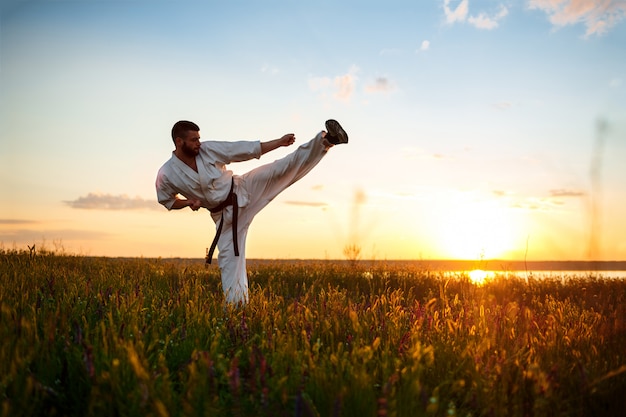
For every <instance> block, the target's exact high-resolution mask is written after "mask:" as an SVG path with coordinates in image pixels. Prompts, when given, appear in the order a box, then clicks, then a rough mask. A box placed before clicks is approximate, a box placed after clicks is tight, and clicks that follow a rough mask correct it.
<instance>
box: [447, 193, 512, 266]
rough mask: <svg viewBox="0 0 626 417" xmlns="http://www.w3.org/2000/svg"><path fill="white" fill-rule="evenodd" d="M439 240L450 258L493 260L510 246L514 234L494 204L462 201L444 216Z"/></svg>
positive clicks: (500, 210) (507, 218) (506, 219)
mask: <svg viewBox="0 0 626 417" xmlns="http://www.w3.org/2000/svg"><path fill="white" fill-rule="evenodd" d="M440 239H441V245H442V249H443V251H445V253H446V256H447V257H449V258H453V259H492V258H498V257H502V256H503V255H504V254H505V253H506V252H507V251H509V250H510V249H511V248H512V247H513V241H514V234H513V230H512V224H511V221H510V219H509V217H508V215H507V209H506V208H505V207H501V206H500V205H499V204H497V202H461V203H460V204H457V205H456V206H455V208H454V209H451V210H448V211H447V212H446V213H445V217H444V220H443V224H442V226H441V235H440Z"/></svg>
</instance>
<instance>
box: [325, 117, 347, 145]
mask: <svg viewBox="0 0 626 417" xmlns="http://www.w3.org/2000/svg"><path fill="white" fill-rule="evenodd" d="M326 130H327V131H328V134H329V135H330V136H331V137H332V138H333V139H335V141H331V140H329V142H331V143H332V144H333V145H338V144H340V143H348V134H347V133H346V131H345V130H343V127H341V125H340V124H339V122H338V121H336V120H333V119H330V120H326Z"/></svg>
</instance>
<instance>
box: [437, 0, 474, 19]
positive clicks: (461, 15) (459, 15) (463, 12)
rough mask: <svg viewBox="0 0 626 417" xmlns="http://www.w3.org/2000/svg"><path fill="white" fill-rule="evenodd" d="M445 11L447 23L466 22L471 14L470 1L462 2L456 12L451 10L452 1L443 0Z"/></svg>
mask: <svg viewBox="0 0 626 417" xmlns="http://www.w3.org/2000/svg"><path fill="white" fill-rule="evenodd" d="M443 11H444V13H445V14H446V22H448V23H454V22H464V21H465V19H467V13H468V12H469V1H468V0H461V2H460V3H459V4H458V5H457V6H456V7H455V8H454V10H452V9H451V8H450V0H443Z"/></svg>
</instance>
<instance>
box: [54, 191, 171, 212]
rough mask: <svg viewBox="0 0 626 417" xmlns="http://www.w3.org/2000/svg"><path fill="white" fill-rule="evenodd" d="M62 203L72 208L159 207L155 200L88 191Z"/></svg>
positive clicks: (154, 208) (126, 208) (121, 208)
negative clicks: (81, 195) (85, 194)
mask: <svg viewBox="0 0 626 417" xmlns="http://www.w3.org/2000/svg"><path fill="white" fill-rule="evenodd" d="M64 203H65V204H67V205H68V206H70V207H72V208H76V209H88V210H93V209H96V210H142V209H149V210H157V209H159V208H161V206H160V205H159V204H158V203H157V202H156V200H146V199H143V198H141V197H135V198H131V197H129V196H127V195H126V194H121V195H111V194H98V193H89V194H87V196H84V197H78V198H77V199H76V200H72V201H64Z"/></svg>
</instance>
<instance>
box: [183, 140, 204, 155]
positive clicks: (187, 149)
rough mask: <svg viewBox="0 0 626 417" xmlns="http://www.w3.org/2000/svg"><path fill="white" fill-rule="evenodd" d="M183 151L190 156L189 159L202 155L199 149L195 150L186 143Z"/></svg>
mask: <svg viewBox="0 0 626 417" xmlns="http://www.w3.org/2000/svg"><path fill="white" fill-rule="evenodd" d="M181 150H182V151H183V153H184V154H185V155H186V156H189V157H196V156H198V153H200V150H199V149H198V150H195V149H194V148H192V147H190V146H187V144H186V143H183V147H182V148H181Z"/></svg>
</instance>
